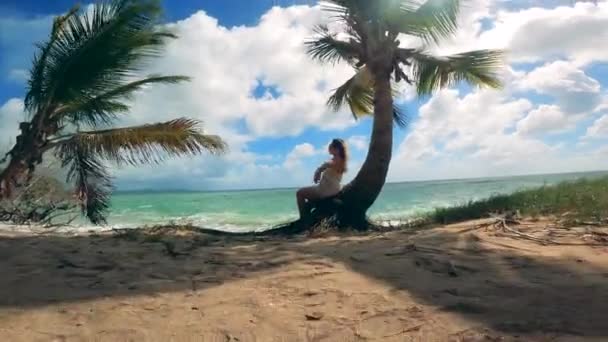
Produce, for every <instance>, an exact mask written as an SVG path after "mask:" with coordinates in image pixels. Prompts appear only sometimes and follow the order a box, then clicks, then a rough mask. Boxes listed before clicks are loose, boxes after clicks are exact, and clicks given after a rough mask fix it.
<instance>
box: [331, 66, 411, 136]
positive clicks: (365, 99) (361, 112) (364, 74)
mask: <svg viewBox="0 0 608 342" xmlns="http://www.w3.org/2000/svg"><path fill="white" fill-rule="evenodd" d="M370 77H371V76H370V75H369V71H368V70H367V68H362V69H361V70H359V72H358V73H357V74H356V75H355V76H353V77H352V78H350V79H348V80H347V81H346V82H344V84H342V85H341V86H339V87H338V88H336V89H334V91H333V94H332V95H331V96H330V97H329V99H328V100H327V105H328V107H330V108H331V109H332V110H334V111H339V110H340V109H341V108H342V107H344V106H345V105H348V107H349V108H350V111H351V113H352V114H353V117H354V118H355V119H356V120H358V119H360V118H362V117H364V116H367V115H373V114H374V87H373V82H372V81H371V78H370ZM393 93H394V94H393V96H395V95H397V94H396V92H395V91H393ZM393 120H394V122H395V124H396V125H397V126H399V127H401V128H404V127H405V126H407V116H406V114H405V113H404V112H403V111H402V110H401V109H400V108H399V107H398V106H396V105H393Z"/></svg>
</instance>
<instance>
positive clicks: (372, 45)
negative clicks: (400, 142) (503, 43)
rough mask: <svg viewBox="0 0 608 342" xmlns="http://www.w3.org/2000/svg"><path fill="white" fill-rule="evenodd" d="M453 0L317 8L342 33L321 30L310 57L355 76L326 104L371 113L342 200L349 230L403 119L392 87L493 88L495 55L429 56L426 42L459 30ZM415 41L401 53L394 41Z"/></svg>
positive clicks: (367, 201)
mask: <svg viewBox="0 0 608 342" xmlns="http://www.w3.org/2000/svg"><path fill="white" fill-rule="evenodd" d="M459 5H460V4H459V1H458V0H427V1H424V0H374V1H369V0H326V1H324V3H323V9H324V10H326V11H327V12H329V13H330V16H331V18H333V19H334V20H336V21H337V22H339V24H340V25H339V27H342V28H343V31H342V32H339V34H337V33H335V32H330V30H329V29H328V28H327V26H319V27H317V29H316V31H317V35H316V36H315V37H314V39H312V40H311V41H309V42H307V48H308V53H309V54H310V56H312V57H313V58H314V59H317V60H320V61H321V62H326V63H335V62H338V61H344V62H347V63H349V64H350V65H351V66H352V67H353V68H354V71H355V74H354V76H353V77H352V78H351V79H349V80H348V81H346V83H344V84H343V85H342V86H340V87H338V88H337V89H335V92H334V94H333V95H331V97H330V98H329V100H328V105H329V106H330V107H332V108H333V109H335V110H338V109H340V108H341V107H342V106H343V105H346V104H347V105H349V106H350V109H351V111H352V112H353V114H354V115H355V117H360V116H361V115H365V114H371V115H372V117H373V128H372V133H371V140H370V145H369V151H368V154H367V157H366V159H365V162H364V164H363V166H362V167H361V169H360V171H359V173H358V174H357V176H356V177H355V178H354V180H353V181H352V182H351V183H350V184H349V185H347V186H346V187H345V188H344V191H343V192H342V194H341V195H340V197H341V199H342V201H343V203H344V211H345V212H346V213H347V216H348V218H349V221H351V224H356V223H362V222H365V215H366V212H367V210H368V209H369V208H370V207H371V206H372V204H373V203H374V201H375V200H376V198H377V197H378V195H379V194H380V191H381V190H382V187H383V186H384V183H385V181H386V175H387V173H388V169H389V164H390V161H391V152H392V147H393V123H394V122H396V123H397V124H398V125H404V124H405V119H404V115H403V114H402V113H400V112H399V111H398V110H397V109H396V108H395V107H394V103H393V96H394V95H395V87H394V84H396V83H399V82H402V81H403V82H406V83H408V84H410V85H413V86H415V87H416V90H417V92H418V94H419V95H421V96H422V95H428V94H431V93H432V92H433V91H435V90H437V89H441V88H444V87H448V86H452V85H454V84H456V83H457V82H459V81H466V82H468V83H470V84H472V85H478V86H489V87H495V88H496V87H499V86H500V81H499V80H498V77H497V74H496V70H497V68H498V67H499V66H500V65H501V61H502V53H501V51H493V50H480V51H472V52H467V53H461V54H457V55H453V56H433V55H431V54H429V53H428V52H427V51H428V47H429V46H430V45H431V44H436V43H440V42H441V41H442V39H444V38H448V37H450V36H452V35H453V34H454V33H455V31H456V29H457V16H458V12H459V7H460V6H459ZM403 36H413V37H417V38H420V39H417V40H418V41H420V42H421V43H420V44H419V45H420V46H412V47H403V46H401V45H402V44H401V42H400V41H399V38H400V37H403Z"/></svg>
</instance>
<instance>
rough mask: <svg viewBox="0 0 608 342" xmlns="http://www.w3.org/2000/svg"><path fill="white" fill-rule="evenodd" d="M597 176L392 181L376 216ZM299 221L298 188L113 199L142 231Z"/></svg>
mask: <svg viewBox="0 0 608 342" xmlns="http://www.w3.org/2000/svg"><path fill="white" fill-rule="evenodd" d="M604 174H605V173H604ZM596 175H599V173H571V174H554V175H533V176H517V177H505V178H484V179H467V180H443V181H425V182H407V183H392V184H387V185H386V186H385V188H384V190H383V192H382V194H381V195H380V197H379V198H378V200H377V201H376V203H375V204H374V206H373V207H372V209H371V211H370V216H371V217H372V219H376V220H398V219H404V218H407V217H411V216H412V215H415V214H419V213H423V212H425V211H429V210H431V209H433V208H436V207H442V206H450V205H454V204H460V203H463V202H466V201H469V200H475V199H481V198H485V197H489V196H491V195H494V194H499V193H511V192H514V191H516V190H520V189H525V188H530V187H537V186H542V185H543V184H554V183H557V182H560V181H563V180H570V179H576V178H580V177H585V176H586V177H593V176H596ZM296 217H297V210H296V204H295V189H273V190H248V191H227V192H162V193H160V192H159V193H117V194H115V195H114V197H113V199H112V208H111V214H110V216H109V224H110V225H111V226H113V227H136V226H142V225H153V224H160V223H167V222H175V223H192V224H195V225H198V226H201V227H206V228H213V229H220V230H227V231H249V230H260V229H266V228H269V227H271V226H273V225H276V224H279V223H282V222H287V221H289V220H292V219H295V218H296Z"/></svg>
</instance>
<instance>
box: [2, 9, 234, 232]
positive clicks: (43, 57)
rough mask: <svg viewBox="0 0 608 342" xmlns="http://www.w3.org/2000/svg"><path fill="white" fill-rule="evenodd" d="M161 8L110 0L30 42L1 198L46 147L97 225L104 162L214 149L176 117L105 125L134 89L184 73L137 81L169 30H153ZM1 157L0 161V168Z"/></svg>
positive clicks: (192, 124)
mask: <svg viewBox="0 0 608 342" xmlns="http://www.w3.org/2000/svg"><path fill="white" fill-rule="evenodd" d="M160 14H161V8H160V5H159V3H158V1H153V0H141V1H137V0H115V1H111V2H104V3H98V4H96V5H94V6H93V7H92V10H87V11H80V10H79V8H78V7H74V8H73V9H71V10H70V11H69V12H68V13H67V14H66V15H63V16H60V17H57V18H56V19H55V20H54V23H53V27H52V31H51V34H50V38H49V39H48V41H47V42H45V43H44V44H40V45H39V46H38V53H37V54H36V56H35V58H34V61H33V66H32V69H31V74H30V79H29V82H28V89H27V94H26V96H25V101H24V102H25V109H26V112H27V113H28V118H29V119H30V120H29V121H28V122H23V123H21V124H20V127H19V128H20V131H21V133H20V135H19V136H18V137H17V140H16V143H15V145H14V146H13V148H12V149H11V150H10V151H9V152H8V153H7V155H6V156H5V158H4V159H5V160H4V161H5V162H8V165H7V166H6V167H5V169H4V170H3V171H2V172H1V173H0V199H2V198H7V197H9V196H10V195H11V192H12V190H13V189H14V188H15V187H16V186H19V185H20V184H21V183H23V182H24V181H27V179H28V178H29V177H31V174H32V172H33V171H34V170H35V168H36V166H37V165H39V164H40V163H41V162H42V157H43V155H44V154H45V153H46V152H49V151H52V152H54V155H55V157H56V158H58V159H59V160H60V162H61V165H62V167H63V168H66V169H67V180H68V182H72V183H73V184H74V187H75V190H76V194H77V197H78V199H79V200H80V203H81V206H82V211H83V214H84V215H86V217H87V218H88V219H89V220H90V221H91V222H93V223H95V224H98V223H103V222H105V216H106V212H107V209H108V206H109V196H110V192H111V189H112V183H111V178H110V175H109V173H108V169H107V164H106V162H113V163H115V164H118V165H123V164H132V165H139V164H142V163H151V162H152V163H155V162H160V161H162V160H163V159H164V158H165V157H168V156H179V155H193V154H198V153H201V152H203V151H210V152H211V153H221V152H223V151H224V150H225V144H224V142H223V141H222V140H221V139H220V138H219V137H217V136H213V135H205V134H203V133H202V131H200V129H199V124H198V122H197V121H194V120H190V119H186V118H181V119H176V120H171V121H168V122H163V123H156V124H150V125H142V126H135V127H126V128H114V127H113V124H114V123H115V122H116V120H117V119H119V118H120V117H121V116H122V115H123V114H125V113H127V112H128V111H129V105H128V104H127V102H126V101H125V100H128V99H129V98H130V97H131V96H132V95H133V94H134V93H135V92H137V91H138V90H141V89H142V88H144V87H147V86H149V85H151V84H155V83H167V84H174V83H178V82H182V81H186V80H187V79H188V78H187V77H184V76H162V75H151V76H148V77H146V78H138V75H139V74H140V73H141V71H142V70H143V68H144V67H145V62H146V61H147V60H148V58H150V57H156V56H158V55H159V54H160V52H161V51H162V48H163V46H164V45H165V43H166V42H167V41H168V40H169V39H172V38H175V36H174V35H173V34H171V33H170V32H168V31H165V30H163V29H161V28H159V27H158V25H157V24H158V22H159V21H158V19H159V17H160ZM1 163H2V161H0V164H1Z"/></svg>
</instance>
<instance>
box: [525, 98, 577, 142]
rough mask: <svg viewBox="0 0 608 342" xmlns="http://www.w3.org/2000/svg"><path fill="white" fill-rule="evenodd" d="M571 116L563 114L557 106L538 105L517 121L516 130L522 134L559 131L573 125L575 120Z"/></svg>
mask: <svg viewBox="0 0 608 342" xmlns="http://www.w3.org/2000/svg"><path fill="white" fill-rule="evenodd" d="M572 118H574V117H568V116H567V115H566V114H564V113H563V112H562V111H561V109H560V107H559V106H555V105H540V106H539V107H538V108H535V109H534V110H531V111H530V113H528V116H526V117H525V118H524V119H522V120H520V121H519V122H518V123H517V132H518V133H521V134H524V135H535V134H544V133H561V132H564V131H567V130H568V129H570V128H572V127H574V124H575V120H573V119H572ZM576 118H578V117H576Z"/></svg>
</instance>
